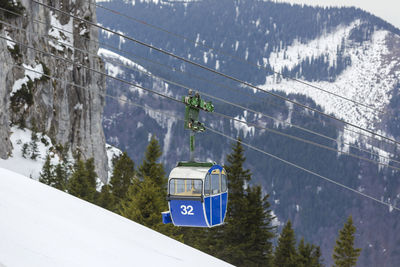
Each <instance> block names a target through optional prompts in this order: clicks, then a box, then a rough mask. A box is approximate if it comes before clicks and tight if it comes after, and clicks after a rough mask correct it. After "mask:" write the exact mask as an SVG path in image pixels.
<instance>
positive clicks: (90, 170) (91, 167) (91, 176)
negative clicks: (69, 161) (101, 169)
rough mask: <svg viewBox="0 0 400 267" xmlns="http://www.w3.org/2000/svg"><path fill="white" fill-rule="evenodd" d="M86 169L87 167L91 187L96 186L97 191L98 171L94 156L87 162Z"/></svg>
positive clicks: (87, 177) (87, 176)
mask: <svg viewBox="0 0 400 267" xmlns="http://www.w3.org/2000/svg"><path fill="white" fill-rule="evenodd" d="M85 169H86V179H87V181H88V183H89V187H90V188H92V189H93V188H94V190H95V192H96V187H97V181H96V180H97V173H96V171H95V167H94V158H90V159H88V160H87V161H86V162H85Z"/></svg>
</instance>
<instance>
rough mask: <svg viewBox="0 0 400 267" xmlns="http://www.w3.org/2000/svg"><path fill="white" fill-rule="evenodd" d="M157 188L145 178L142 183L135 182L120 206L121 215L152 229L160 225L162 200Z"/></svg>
mask: <svg viewBox="0 0 400 267" xmlns="http://www.w3.org/2000/svg"><path fill="white" fill-rule="evenodd" d="M157 191H158V187H157V186H156V185H155V184H154V183H153V181H152V180H151V179H149V178H148V177H147V176H146V177H145V178H144V180H143V181H138V180H136V181H135V182H134V184H133V185H132V186H130V187H129V190H128V193H127V196H126V200H125V201H122V204H121V209H120V211H121V215H122V216H124V217H126V218H128V219H131V220H133V221H135V222H138V223H140V224H143V225H144V226H147V227H150V228H152V229H155V228H157V226H158V225H159V224H160V223H161V220H160V217H161V216H160V213H158V212H157V211H160V207H161V206H162V205H163V201H165V200H164V199H162V198H161V195H160V194H159V192H157Z"/></svg>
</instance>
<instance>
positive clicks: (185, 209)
mask: <svg viewBox="0 0 400 267" xmlns="http://www.w3.org/2000/svg"><path fill="white" fill-rule="evenodd" d="M181 213H182V215H194V213H193V206H192V205H187V206H185V205H181Z"/></svg>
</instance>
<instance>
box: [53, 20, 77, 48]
mask: <svg viewBox="0 0 400 267" xmlns="http://www.w3.org/2000/svg"><path fill="white" fill-rule="evenodd" d="M50 24H51V27H50V29H49V31H48V35H49V36H50V37H52V38H54V39H55V40H57V42H56V43H55V42H53V41H52V40H49V44H50V45H51V46H52V47H54V48H55V49H56V50H58V51H60V52H65V48H66V46H68V49H71V50H73V44H74V36H73V34H72V30H73V28H72V19H70V20H69V21H68V23H66V24H61V23H60V21H59V20H58V17H57V14H52V15H51V16H50Z"/></svg>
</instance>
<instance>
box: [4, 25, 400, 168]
mask: <svg viewBox="0 0 400 267" xmlns="http://www.w3.org/2000/svg"><path fill="white" fill-rule="evenodd" d="M0 22H1V23H2V24H4V25H7V26H10V27H13V28H18V29H19V30H21V31H25V32H26V33H28V34H33V33H32V32H29V31H27V30H25V29H23V28H20V27H16V26H13V25H11V24H9V23H6V22H4V21H2V20H0ZM36 36H39V37H43V38H47V39H50V40H53V39H52V38H50V37H48V36H42V35H36ZM0 38H2V39H5V40H7V41H10V42H14V43H18V44H20V45H22V46H24V47H27V48H28V49H34V50H35V51H37V52H40V53H42V54H45V55H48V56H52V57H55V58H57V59H60V60H65V61H66V62H69V63H71V64H77V65H79V66H82V67H85V68H86V69H88V70H90V71H94V72H96V73H98V74H101V75H105V76H106V77H108V78H113V79H115V80H117V81H119V82H123V83H126V84H129V85H131V86H134V87H137V88H139V89H142V90H144V91H148V92H151V93H154V94H156V95H158V96H161V97H166V98H167V99H170V100H174V101H177V102H179V103H182V102H181V101H179V100H177V99H175V98H171V97H169V96H166V95H163V94H160V93H157V92H156V91H154V90H150V89H148V88H145V87H142V86H140V85H138V84H134V83H131V82H128V81H126V80H124V79H119V78H115V77H114V76H111V75H108V74H106V73H103V72H99V71H97V70H94V69H92V68H89V67H87V66H85V65H82V64H78V63H74V62H73V61H71V60H68V59H65V58H63V57H58V56H56V55H54V54H52V53H49V52H44V51H42V50H39V49H35V48H33V47H30V46H27V45H25V44H23V43H21V42H17V41H13V40H11V39H8V38H4V37H2V36H0ZM54 41H56V42H59V43H61V42H60V41H59V40H54ZM62 44H64V45H65V46H68V47H71V48H73V49H75V50H77V51H80V52H82V53H85V54H88V55H91V56H94V57H98V55H95V54H92V53H90V52H88V51H86V50H82V49H80V48H77V47H74V46H71V45H68V44H65V43H62ZM121 66H125V65H124V64H121ZM125 67H126V66H125ZM135 70H138V69H135ZM143 73H144V74H146V75H150V74H148V73H146V72H143ZM150 76H152V75H150ZM155 77H157V76H155ZM157 78H158V77H157ZM167 82H170V83H172V84H175V85H177V86H180V87H182V88H186V89H188V90H194V89H193V88H190V87H186V86H184V85H181V84H178V83H175V82H173V81H168V80H167ZM206 95H207V94H206ZM210 97H212V98H215V97H213V96H211V95H210ZM216 99H217V100H219V101H222V102H225V103H228V104H230V105H234V106H238V107H240V108H243V109H244V110H248V111H250V112H254V113H255V114H262V113H259V112H257V111H253V110H251V109H246V108H245V107H243V106H240V105H237V104H234V103H231V102H229V101H226V100H224V99H221V98H216ZM213 114H215V115H218V116H220V117H224V118H226V119H229V120H231V121H236V122H239V123H242V124H246V125H248V126H253V127H256V128H258V129H262V130H266V131H268V132H272V133H274V134H277V135H281V136H285V137H287V138H291V139H294V140H297V141H300V142H304V143H307V144H311V145H314V146H317V147H320V148H324V149H327V150H331V151H335V152H337V153H341V154H345V155H349V156H351V157H355V158H358V159H361V160H365V161H369V162H372V163H375V164H378V165H382V166H385V167H388V168H392V169H396V170H400V168H397V167H394V166H391V165H389V164H385V163H381V162H380V161H375V160H371V159H368V158H365V157H362V156H359V155H355V154H352V153H350V152H347V151H342V150H338V149H335V148H332V147H329V146H325V145H321V144H319V143H316V142H313V141H310V140H307V139H304V138H300V137H297V136H293V135H290V134H286V133H282V132H280V131H277V130H274V129H270V128H267V127H263V126H260V125H258V124H255V123H250V122H247V121H242V120H239V119H236V118H234V117H231V116H227V115H225V114H222V113H218V112H214V113H213ZM271 118H272V117H271ZM273 119H274V118H273ZM316 134H318V133H316ZM334 140H335V139H334ZM335 141H336V140H335ZM366 152H368V153H369V154H371V155H374V156H378V157H382V158H385V159H387V160H390V161H392V162H397V163H400V162H399V161H396V160H394V159H390V158H387V157H384V156H380V155H379V154H373V153H371V152H370V151H366Z"/></svg>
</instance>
